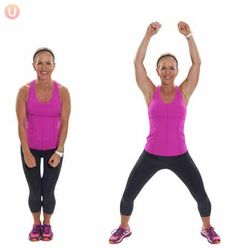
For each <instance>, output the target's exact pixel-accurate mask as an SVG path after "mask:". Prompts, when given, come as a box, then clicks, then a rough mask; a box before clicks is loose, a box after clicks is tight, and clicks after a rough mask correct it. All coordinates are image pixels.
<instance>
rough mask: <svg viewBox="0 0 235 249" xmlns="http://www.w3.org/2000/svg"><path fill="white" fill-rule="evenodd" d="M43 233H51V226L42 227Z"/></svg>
mask: <svg viewBox="0 0 235 249" xmlns="http://www.w3.org/2000/svg"><path fill="white" fill-rule="evenodd" d="M43 233H47V234H49V233H51V226H50V225H43Z"/></svg>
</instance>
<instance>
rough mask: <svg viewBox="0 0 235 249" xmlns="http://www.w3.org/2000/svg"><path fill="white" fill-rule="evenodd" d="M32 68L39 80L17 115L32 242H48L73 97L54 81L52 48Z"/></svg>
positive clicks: (22, 95) (23, 94)
mask: <svg viewBox="0 0 235 249" xmlns="http://www.w3.org/2000/svg"><path fill="white" fill-rule="evenodd" d="M33 67H34V70H35V71H36V74H37V79H36V80H33V81H32V82H30V83H28V84H26V85H24V86H23V87H21V88H20V90H19V93H18V96H17V102H16V113H17V118H18V130H19V138H20V142H21V157H22V164H23V169H24V173H25V176H26V179H27V182H28V186H29V191H30V194H29V200H28V203H29V208H30V210H31V212H32V215H33V222H34V223H33V228H32V230H31V232H30V233H29V240H31V241H38V240H40V239H41V240H46V241H47V240H51V239H52V238H53V232H52V229H51V225H50V220H51V216H52V214H53V212H54V208H55V196H54V190H55V185H56V182H57V180H58V177H59V174H60V169H61V165H62V160H63V152H64V144H65V140H66V136H67V131H68V123H69V115H70V96H69V92H68V90H67V88H65V87H64V86H62V85H60V84H59V83H57V82H56V81H54V80H52V78H51V75H52V72H53V70H54V68H55V57H54V54H53V52H52V51H51V50H50V49H48V48H40V49H38V50H37V51H36V52H35V53H34V56H33ZM41 158H43V163H44V170H43V175H42V177H41V173H40V162H41ZM41 209H42V210H43V221H42V222H41Z"/></svg>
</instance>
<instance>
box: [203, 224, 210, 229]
mask: <svg viewBox="0 0 235 249" xmlns="http://www.w3.org/2000/svg"><path fill="white" fill-rule="evenodd" d="M210 227H211V225H210V224H209V225H203V227H202V229H208V228H210Z"/></svg>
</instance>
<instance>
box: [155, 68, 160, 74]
mask: <svg viewBox="0 0 235 249" xmlns="http://www.w3.org/2000/svg"><path fill="white" fill-rule="evenodd" d="M156 72H157V75H158V76H159V75H160V73H159V68H156Z"/></svg>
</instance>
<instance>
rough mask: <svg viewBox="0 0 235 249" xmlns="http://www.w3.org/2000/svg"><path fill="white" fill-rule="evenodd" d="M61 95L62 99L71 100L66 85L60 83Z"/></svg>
mask: <svg viewBox="0 0 235 249" xmlns="http://www.w3.org/2000/svg"><path fill="white" fill-rule="evenodd" d="M58 87H59V93H60V96H61V98H62V99H64V98H69V90H68V88H67V87H65V86H64V85H61V84H59V83H58Z"/></svg>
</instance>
